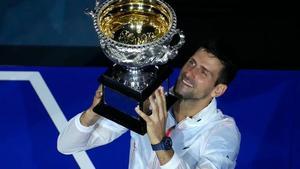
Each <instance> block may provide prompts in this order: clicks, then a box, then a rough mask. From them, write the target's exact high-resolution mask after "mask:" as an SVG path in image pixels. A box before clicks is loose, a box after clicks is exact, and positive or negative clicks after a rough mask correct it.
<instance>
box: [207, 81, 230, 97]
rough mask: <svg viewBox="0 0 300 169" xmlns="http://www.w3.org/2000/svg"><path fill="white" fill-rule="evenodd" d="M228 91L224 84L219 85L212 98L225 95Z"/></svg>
mask: <svg viewBox="0 0 300 169" xmlns="http://www.w3.org/2000/svg"><path fill="white" fill-rule="evenodd" d="M226 90H227V85H225V84H222V83H220V84H217V86H215V88H214V90H213V91H212V92H211V96H212V97H219V96H221V95H222V94H223V93H225V91H226Z"/></svg>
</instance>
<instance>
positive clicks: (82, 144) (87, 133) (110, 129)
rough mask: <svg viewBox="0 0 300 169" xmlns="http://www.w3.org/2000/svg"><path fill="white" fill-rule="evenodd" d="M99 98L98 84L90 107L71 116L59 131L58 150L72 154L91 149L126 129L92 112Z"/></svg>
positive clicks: (100, 88)
mask: <svg viewBox="0 0 300 169" xmlns="http://www.w3.org/2000/svg"><path fill="white" fill-rule="evenodd" d="M101 98H102V86H101V85H100V87H99V88H98V90H97V91H96V94H95V97H94V100H93V104H92V105H91V106H90V108H89V109H88V110H87V111H85V112H83V113H80V114H78V115H76V116H75V117H73V118H72V119H71V120H70V121H69V122H68V123H67V125H66V127H65V128H64V130H63V132H62V133H60V135H59V137H58V140H57V149H58V151H59V152H61V153H63V154H72V153H75V152H78V151H83V150H87V149H91V148H93V147H96V146H100V145H103V144H107V143H110V142H111V141H113V140H114V139H116V138H117V137H119V136H120V135H122V134H123V133H125V132H126V131H127V129H126V128H124V127H122V126H120V125H118V124H116V123H114V122H112V121H110V120H108V119H105V118H103V117H101V116H99V115H98V114H96V113H95V112H93V108H94V107H95V106H96V105H97V104H98V103H99V102H100V101H101Z"/></svg>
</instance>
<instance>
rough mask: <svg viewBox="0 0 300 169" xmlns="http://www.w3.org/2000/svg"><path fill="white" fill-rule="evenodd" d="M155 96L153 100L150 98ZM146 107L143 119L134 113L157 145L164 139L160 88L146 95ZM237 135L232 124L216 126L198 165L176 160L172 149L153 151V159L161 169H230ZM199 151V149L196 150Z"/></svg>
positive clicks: (236, 146)
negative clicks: (146, 112)
mask: <svg viewBox="0 0 300 169" xmlns="http://www.w3.org/2000/svg"><path fill="white" fill-rule="evenodd" d="M154 97H155V99H154ZM149 100H150V107H151V109H152V114H151V115H150V116H147V115H146V114H145V113H144V112H142V111H141V110H139V108H138V107H137V108H136V112H137V113H138V114H139V115H140V116H141V117H142V118H143V119H144V120H145V121H146V123H147V134H148V137H149V140H150V142H151V144H157V143H159V142H160V141H161V140H162V138H163V137H164V136H165V123H166V118H167V110H166V108H165V98H164V94H163V90H162V88H160V89H158V90H156V91H155V93H154V94H153V95H152V96H150V98H149ZM239 142H240V137H239V132H238V130H236V128H235V125H233V123H232V122H230V121H229V122H228V123H227V122H226V123H225V125H221V126H218V127H216V129H214V130H213V131H211V134H210V135H209V136H208V138H207V140H206V142H205V143H203V144H204V145H206V146H205V149H204V151H203V152H201V156H200V157H199V159H198V162H197V164H196V165H194V166H189V164H188V163H187V162H186V161H185V160H184V159H182V158H181V157H179V155H178V154H176V152H174V150H173V149H171V150H160V151H156V152H155V153H156V155H157V158H158V160H159V162H160V165H161V166H160V167H161V168H162V169H191V168H196V169H221V168H222V169H232V168H234V166H235V160H236V156H237V153H238V151H239ZM199 151H200V150H199Z"/></svg>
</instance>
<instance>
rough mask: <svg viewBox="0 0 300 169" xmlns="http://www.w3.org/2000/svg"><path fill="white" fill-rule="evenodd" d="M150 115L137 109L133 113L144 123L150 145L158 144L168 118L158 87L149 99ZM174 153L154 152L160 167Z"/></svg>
mask: <svg viewBox="0 0 300 169" xmlns="http://www.w3.org/2000/svg"><path fill="white" fill-rule="evenodd" d="M149 101H150V109H151V110H152V114H151V115H150V116H148V115H146V114H145V113H144V112H143V111H141V110H140V108H139V107H136V108H135V111H136V112H137V113H138V114H139V115H140V116H141V117H142V118H143V119H144V120H145V121H146V123H147V134H148V136H149V139H150V142H151V144H158V143H160V142H161V140H162V138H163V137H164V136H165V134H166V121H167V117H168V112H167V104H166V97H165V94H164V90H163V88H162V87H159V88H158V89H157V90H156V91H155V92H154V94H152V95H151V96H150V97H149ZM173 154H174V151H173V150H172V149H171V150H166V151H156V155H157V157H158V160H159V162H160V164H161V165H164V164H166V163H167V162H168V161H170V159H171V158H172V157H173Z"/></svg>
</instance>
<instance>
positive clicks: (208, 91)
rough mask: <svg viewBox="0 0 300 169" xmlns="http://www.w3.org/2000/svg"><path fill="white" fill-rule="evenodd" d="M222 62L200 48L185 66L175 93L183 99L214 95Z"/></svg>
mask: <svg viewBox="0 0 300 169" xmlns="http://www.w3.org/2000/svg"><path fill="white" fill-rule="evenodd" d="M222 68H223V65H222V63H221V62H220V61H219V60H218V59H217V58H216V57H214V56H213V54H211V53H208V52H206V51H205V50H204V49H200V50H198V51H197V52H196V53H195V54H194V55H193V56H192V57H191V58H190V59H189V60H188V61H187V62H186V63H185V65H184V66H183V68H182V70H181V72H180V75H179V77H178V79H177V82H176V85H175V93H176V94H178V95H179V96H180V97H182V98H183V99H203V98H207V97H214V96H212V91H213V90H214V88H215V83H216V81H217V79H218V77H219V73H220V71H221V69H222Z"/></svg>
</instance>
